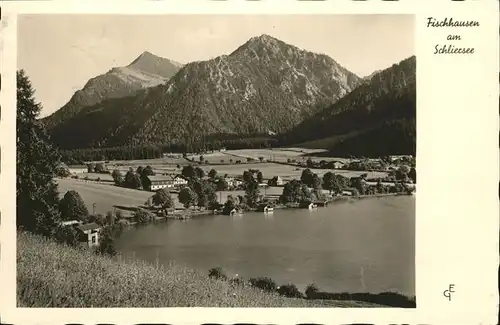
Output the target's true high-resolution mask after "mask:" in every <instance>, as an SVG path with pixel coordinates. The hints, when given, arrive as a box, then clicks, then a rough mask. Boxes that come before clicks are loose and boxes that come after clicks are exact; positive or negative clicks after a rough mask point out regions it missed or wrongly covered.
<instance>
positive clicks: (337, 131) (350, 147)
mask: <svg viewBox="0 0 500 325" xmlns="http://www.w3.org/2000/svg"><path fill="white" fill-rule="evenodd" d="M415 75H416V58H415V56H413V57H410V58H408V59H406V60H403V61H401V62H400V63H399V64H395V65H393V66H392V67H390V68H388V69H385V70H383V71H381V72H378V73H376V74H375V75H374V76H373V77H372V78H371V79H370V81H369V82H365V83H363V84H362V85H360V86H359V87H358V88H356V89H354V90H353V91H352V92H351V93H349V94H348V95H347V96H345V97H343V98H342V99H341V100H339V101H337V102H336V103H335V104H333V105H330V106H329V107H326V108H325V109H323V110H322V111H320V112H319V113H317V114H315V115H314V116H312V117H310V118H309V119H306V120H304V121H303V122H302V123H301V124H299V125H298V126H297V127H295V128H294V129H293V130H291V131H290V132H288V133H287V134H285V135H283V136H282V142H284V143H287V144H290V145H292V144H293V145H296V146H300V147H310V148H321V149H328V150H329V152H328V153H327V154H328V155H336V156H347V155H355V156H356V155H362V156H380V155H387V154H415V150H416V149H415V148H416V147H415V141H416V78H415Z"/></svg>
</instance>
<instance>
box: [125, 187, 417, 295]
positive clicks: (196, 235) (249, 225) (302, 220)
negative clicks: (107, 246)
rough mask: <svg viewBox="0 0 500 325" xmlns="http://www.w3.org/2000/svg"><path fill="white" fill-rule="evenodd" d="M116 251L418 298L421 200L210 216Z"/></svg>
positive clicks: (139, 237) (131, 232) (136, 232)
mask: <svg viewBox="0 0 500 325" xmlns="http://www.w3.org/2000/svg"><path fill="white" fill-rule="evenodd" d="M116 248H117V250H118V251H119V252H120V253H121V254H122V255H123V256H124V257H125V258H130V257H135V258H138V259H143V260H146V261H150V262H155V261H156V260H158V261H159V263H162V264H168V263H169V262H170V261H175V262H176V263H178V264H184V265H186V266H188V267H190V268H193V269H198V270H200V271H202V272H206V273H207V275H208V270H209V269H210V268H212V267H221V268H223V269H224V270H225V271H226V273H227V275H228V276H230V277H232V276H234V275H235V274H238V275H239V276H240V277H244V278H247V279H248V278H250V277H259V276H267V277H270V278H272V279H274V280H275V281H276V282H277V284H278V285H282V284H286V283H289V282H291V283H294V284H295V285H297V287H298V288H299V289H300V290H301V291H303V290H304V289H305V287H306V286H307V285H308V284H311V283H313V282H314V283H315V284H316V285H317V286H318V287H319V289H320V290H321V291H328V292H370V293H378V292H383V291H395V292H399V293H402V294H405V295H415V197H414V196H398V197H383V198H369V199H363V200H359V201H352V202H342V203H335V204H331V205H330V206H328V207H325V208H321V207H320V208H318V209H316V210H311V211H309V210H302V209H300V210H299V209H288V210H275V211H274V212H273V213H272V214H264V213H256V212H252V213H246V214H244V215H242V216H232V217H230V216H224V215H216V216H207V217H201V218H198V219H191V220H187V221H176V220H174V221H168V222H161V223H157V224H150V225H146V226H140V227H135V228H129V229H127V230H125V231H124V232H123V234H122V235H121V236H120V238H118V239H117V240H116Z"/></svg>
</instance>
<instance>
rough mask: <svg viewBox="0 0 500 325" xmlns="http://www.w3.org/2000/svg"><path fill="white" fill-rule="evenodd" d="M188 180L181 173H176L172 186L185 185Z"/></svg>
mask: <svg viewBox="0 0 500 325" xmlns="http://www.w3.org/2000/svg"><path fill="white" fill-rule="evenodd" d="M187 183H188V181H187V179H185V178H184V177H182V176H181V175H177V176H175V177H174V186H183V185H187Z"/></svg>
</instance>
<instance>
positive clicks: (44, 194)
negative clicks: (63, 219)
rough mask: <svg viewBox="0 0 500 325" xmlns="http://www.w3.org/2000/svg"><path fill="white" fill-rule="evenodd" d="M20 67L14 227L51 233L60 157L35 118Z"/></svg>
mask: <svg viewBox="0 0 500 325" xmlns="http://www.w3.org/2000/svg"><path fill="white" fill-rule="evenodd" d="M34 92H35V91H34V89H33V87H32V86H31V82H30V81H29V79H28V77H27V76H26V75H25V73H24V71H23V70H20V71H18V72H17V124H16V131H17V153H16V154H17V192H16V200H17V226H18V227H20V228H23V229H26V230H29V231H33V232H37V233H40V234H43V235H47V236H52V235H54V232H55V228H56V225H57V223H58V222H59V219H60V215H59V210H58V203H59V197H58V192H57V184H56V183H55V182H54V176H56V171H57V167H58V165H59V163H60V156H59V154H58V153H57V151H56V150H55V149H54V148H53V147H52V146H51V145H50V144H49V138H48V136H47V134H46V132H45V129H44V127H43V125H42V124H41V123H40V122H39V121H38V120H37V117H38V116H39V115H40V111H41V108H42V107H41V105H40V104H39V103H37V102H35V98H34Z"/></svg>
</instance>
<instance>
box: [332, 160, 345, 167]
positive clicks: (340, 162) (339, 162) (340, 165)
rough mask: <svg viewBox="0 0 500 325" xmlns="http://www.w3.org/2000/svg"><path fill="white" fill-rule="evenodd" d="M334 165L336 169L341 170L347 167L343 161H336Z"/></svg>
mask: <svg viewBox="0 0 500 325" xmlns="http://www.w3.org/2000/svg"><path fill="white" fill-rule="evenodd" d="M332 165H333V168H334V169H341V168H344V166H345V164H344V163H343V162H342V161H334V162H333V164H332Z"/></svg>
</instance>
